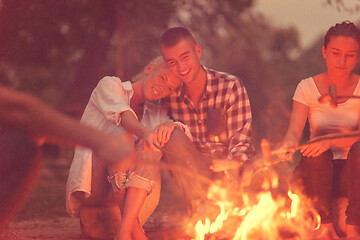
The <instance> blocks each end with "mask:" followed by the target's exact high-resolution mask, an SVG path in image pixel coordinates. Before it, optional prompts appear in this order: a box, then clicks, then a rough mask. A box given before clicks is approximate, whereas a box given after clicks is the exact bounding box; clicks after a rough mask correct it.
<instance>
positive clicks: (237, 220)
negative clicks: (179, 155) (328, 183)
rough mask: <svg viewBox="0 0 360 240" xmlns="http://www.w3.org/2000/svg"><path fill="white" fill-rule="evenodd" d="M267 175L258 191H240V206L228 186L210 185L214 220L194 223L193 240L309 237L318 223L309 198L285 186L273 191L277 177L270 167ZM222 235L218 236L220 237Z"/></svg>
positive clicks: (272, 239) (317, 215)
mask: <svg viewBox="0 0 360 240" xmlns="http://www.w3.org/2000/svg"><path fill="white" fill-rule="evenodd" d="M269 176H270V178H267V179H265V180H264V181H263V183H262V185H261V189H262V190H261V191H257V192H256V193H254V192H251V191H248V192H247V191H243V194H242V199H241V200H242V201H241V207H238V206H237V204H236V203H235V201H231V200H229V199H228V198H229V197H228V190H227V189H225V188H222V187H221V186H220V185H219V184H214V185H212V186H211V187H210V188H209V192H208V198H209V199H212V200H213V201H215V202H216V203H217V204H218V206H219V207H220V210H221V211H220V214H219V215H218V216H217V218H216V219H215V221H214V222H211V221H210V220H209V219H208V218H207V219H205V221H204V222H203V221H201V220H199V221H198V222H197V223H196V225H195V238H193V240H205V239H217V238H219V239H224V236H229V237H228V238H226V239H233V240H250V239H251V240H253V239H254V240H257V239H259V240H260V239H269V240H275V239H276V240H278V239H312V237H311V236H312V234H313V232H314V230H315V229H317V228H319V226H320V216H319V214H318V213H317V212H316V211H315V210H314V208H313V207H312V205H311V202H310V201H309V200H308V199H307V198H306V197H305V196H303V195H301V194H300V193H295V191H292V190H288V191H287V194H286V191H285V194H276V193H274V192H276V189H277V188H278V187H279V178H278V176H277V174H275V172H274V171H269ZM220 236H221V237H220Z"/></svg>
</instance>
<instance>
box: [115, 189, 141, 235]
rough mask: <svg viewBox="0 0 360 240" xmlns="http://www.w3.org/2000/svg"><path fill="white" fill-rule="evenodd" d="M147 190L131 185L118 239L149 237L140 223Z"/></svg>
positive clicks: (122, 212) (122, 214)
mask: <svg viewBox="0 0 360 240" xmlns="http://www.w3.org/2000/svg"><path fill="white" fill-rule="evenodd" d="M146 196H147V191H146V190H144V189H140V188H134V187H130V188H128V189H127V192H126V197H125V203H124V206H123V209H122V211H121V223H120V228H119V231H118V233H117V235H116V237H115V239H116V240H120V239H121V240H131V239H135V240H146V239H147V237H146V235H145V233H144V231H143V229H142V227H141V226H140V224H139V221H138V214H139V212H140V209H141V207H142V206H143V204H144V201H145V198H146Z"/></svg>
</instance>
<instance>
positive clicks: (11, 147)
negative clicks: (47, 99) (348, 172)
mask: <svg viewBox="0 0 360 240" xmlns="http://www.w3.org/2000/svg"><path fill="white" fill-rule="evenodd" d="M44 141H51V142H54V143H56V144H63V145H64V144H65V145H69V146H74V145H75V144H78V145H82V146H84V147H89V148H91V149H93V150H94V152H95V154H97V155H98V156H99V158H100V159H102V160H104V161H106V162H109V163H115V162H114V161H121V160H123V159H125V157H126V156H128V155H129V154H130V152H131V146H130V144H129V145H128V144H126V143H125V142H124V137H123V136H122V135H116V136H109V135H106V134H104V133H102V132H100V131H98V130H95V129H93V128H90V127H87V126H85V125H82V124H80V123H79V122H78V121H77V120H75V119H72V118H71V117H68V116H66V115H64V114H61V113H60V112H58V111H56V110H54V109H53V108H52V107H50V106H49V105H47V104H45V103H44V102H42V101H41V100H39V99H37V98H36V97H33V96H31V95H29V94H26V93H22V92H19V91H16V90H13V89H10V88H7V87H3V86H0V164H1V169H0V183H1V187H0V208H1V209H3V210H2V214H1V217H0V231H1V230H2V229H3V228H4V227H5V226H6V224H7V222H8V221H9V219H10V218H11V216H12V215H14V214H15V212H16V210H17V209H18V208H19V207H20V206H21V204H22V203H23V201H24V200H25V198H26V196H27V194H28V192H29V191H30V189H31V187H32V186H33V183H35V180H36V179H37V175H38V171H39V166H40V161H41V159H40V156H39V154H38V145H39V143H41V142H44ZM36 142H37V143H38V144H37V143H36ZM126 159H128V160H126V161H124V165H127V166H132V165H133V163H132V160H131V159H133V158H126Z"/></svg>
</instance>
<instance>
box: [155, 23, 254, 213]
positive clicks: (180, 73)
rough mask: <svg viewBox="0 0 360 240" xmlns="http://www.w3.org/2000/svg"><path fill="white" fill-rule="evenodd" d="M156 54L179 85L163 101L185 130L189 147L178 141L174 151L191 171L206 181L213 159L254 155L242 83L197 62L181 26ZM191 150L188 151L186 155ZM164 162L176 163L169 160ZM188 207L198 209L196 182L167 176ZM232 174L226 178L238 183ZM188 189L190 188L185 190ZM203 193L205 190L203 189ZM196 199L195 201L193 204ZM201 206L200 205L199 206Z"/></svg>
mask: <svg viewBox="0 0 360 240" xmlns="http://www.w3.org/2000/svg"><path fill="white" fill-rule="evenodd" d="M160 50H161V54H162V56H163V58H164V60H165V62H166V63H167V65H168V67H169V68H170V69H171V71H172V72H173V74H175V75H176V76H177V77H178V78H180V79H181V80H182V81H183V83H184V84H183V86H182V87H181V88H180V90H179V91H178V94H177V95H172V96H169V97H167V98H164V99H163V102H164V104H165V105H166V106H167V108H168V111H169V115H170V116H171V117H172V118H173V119H174V120H176V121H180V122H182V123H184V124H185V125H187V126H188V127H189V130H190V133H191V135H192V137H193V141H192V143H191V142H190V144H191V145H192V146H193V147H189V146H188V145H187V144H188V143H186V144H185V143H184V144H183V143H182V142H181V141H180V140H178V142H179V143H178V144H177V148H176V149H174V151H175V150H176V153H178V154H179V156H181V157H182V158H183V159H186V161H185V162H187V165H191V167H193V169H195V171H197V172H199V173H200V174H202V175H205V176H207V177H209V178H211V179H214V178H217V177H218V176H217V175H216V174H215V173H214V172H212V171H211V170H210V166H211V165H212V161H213V160H214V159H223V160H236V161H240V162H248V161H249V160H250V158H251V157H252V156H253V154H254V148H253V146H252V141H251V119H252V117H251V109H250V102H249V99H248V96H247V92H246V90H245V87H244V85H243V83H242V81H241V80H240V79H239V78H237V77H235V76H232V75H230V74H227V73H223V72H219V71H215V70H211V69H208V68H206V67H204V66H202V65H201V64H200V58H201V55H202V50H201V46H200V45H199V44H197V43H196V41H195V39H194V38H193V36H192V34H191V33H190V31H189V30H188V29H186V28H183V27H174V28H170V29H168V30H167V31H166V32H164V33H163V35H162V36H161V42H160ZM189 151H192V153H189ZM165 160H166V161H176V160H175V159H173V158H171V156H168V157H167V158H165ZM172 174H173V176H174V179H175V182H176V183H177V185H178V186H179V187H180V190H181V191H182V192H183V193H184V197H185V200H186V201H187V202H188V203H189V204H191V205H190V206H191V207H192V209H193V210H194V208H198V207H199V205H201V202H202V201H201V200H199V199H201V193H200V191H197V190H194V191H193V190H192V189H193V188H197V184H196V181H195V180H193V179H192V180H191V184H189V178H188V177H187V176H186V177H185V176H182V174H181V173H179V172H173V173H172ZM238 174H239V171H238V170H236V171H233V172H232V173H231V174H230V175H228V176H227V180H231V179H233V180H237V179H238ZM190 185H191V186H190ZM202 190H205V192H206V188H204V187H202ZM195 199H196V200H195ZM199 203H200V204H199Z"/></svg>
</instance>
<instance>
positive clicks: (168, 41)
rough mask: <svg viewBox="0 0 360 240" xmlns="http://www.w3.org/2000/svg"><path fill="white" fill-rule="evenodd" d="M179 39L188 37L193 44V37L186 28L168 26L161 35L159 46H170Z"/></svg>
mask: <svg viewBox="0 0 360 240" xmlns="http://www.w3.org/2000/svg"><path fill="white" fill-rule="evenodd" d="M181 39H190V40H192V41H193V42H194V44H195V39H194V37H193V35H192V34H191V32H190V31H189V30H188V29H187V28H184V27H173V28H169V29H168V30H166V31H165V32H164V33H163V34H162V35H161V38H160V46H162V47H172V46H174V45H176V44H177V43H178V42H179V41H180V40H181Z"/></svg>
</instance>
